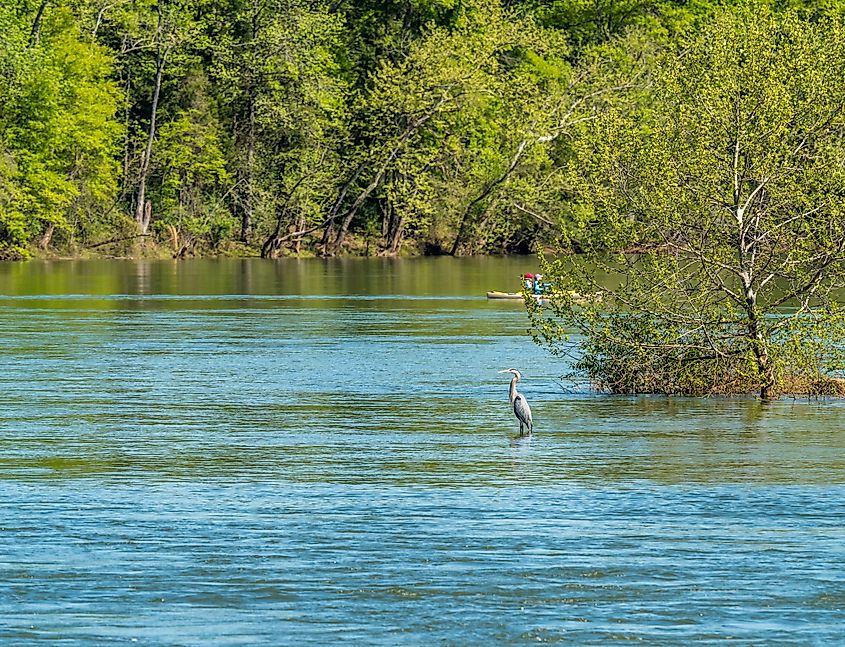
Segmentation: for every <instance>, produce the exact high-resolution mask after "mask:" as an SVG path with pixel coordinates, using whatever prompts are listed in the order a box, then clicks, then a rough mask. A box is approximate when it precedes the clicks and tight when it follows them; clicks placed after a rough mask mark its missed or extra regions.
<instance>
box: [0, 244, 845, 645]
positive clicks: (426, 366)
mask: <svg viewBox="0 0 845 647" xmlns="http://www.w3.org/2000/svg"><path fill="white" fill-rule="evenodd" d="M531 269H533V267H532V264H531V260H530V259H421V260H403V261H389V260H369V261H366V260H348V261H331V262H323V261H318V260H313V261H281V262H263V261H260V260H226V261H194V262H184V263H171V262H154V263H134V262H78V263H77V262H63V263H27V264H0V368H2V371H0V394H2V395H0V642H3V643H6V644H26V643H31V642H39V641H56V642H59V643H61V644H68V645H72V644H101V643H112V642H129V641H137V642H138V643H141V644H153V645H231V644H266V645H279V644H292V645H300V644H309V643H310V644H320V645H322V644H328V643H333V642H335V641H340V640H345V641H351V642H352V643H353V644H383V645H396V644H420V645H422V644H425V645H428V644H449V645H452V644H454V645H463V644H479V645H490V644H527V643H531V644H535V643H537V642H563V643H570V644H579V645H580V644H616V643H618V644H621V643H627V642H630V641H642V642H645V643H647V644H657V645H663V644H665V645H670V644H678V643H681V642H688V641H697V642H701V643H704V644H707V643H720V644H724V643H727V644H766V645H772V644H790V645H791V644H825V645H826V644H836V643H841V642H842V640H843V636H845V583H843V578H842V575H841V573H842V563H843V562H844V561H845V503H843V499H844V496H843V495H845V430H843V424H842V419H843V414H845V408H843V403H841V402H838V401H831V402H807V401H792V400H784V401H780V402H776V403H774V404H772V405H769V406H763V405H761V404H759V403H757V402H755V401H753V400H750V399H735V400H722V399H710V400H698V399H673V400H668V399H663V398H612V397H606V396H600V395H595V394H591V393H587V392H583V391H581V392H579V391H578V390H577V389H576V388H574V386H573V385H571V384H569V383H566V382H561V381H560V380H559V376H560V375H561V374H563V373H564V372H565V371H566V367H565V366H562V365H561V364H560V363H559V361H558V360H554V359H553V358H550V357H549V356H548V355H547V354H546V353H545V352H544V351H542V350H541V349H538V348H536V347H535V346H534V345H533V344H532V343H531V342H530V340H529V339H528V338H527V337H526V334H525V333H526V327H527V321H526V318H525V314H524V312H523V311H522V308H521V305H520V304H519V303H509V302H487V301H486V299H485V298H484V297H483V293H484V291H486V290H488V289H501V290H508V289H515V283H516V276H517V275H518V274H519V273H520V272H522V271H527V270H531ZM511 366H514V367H517V368H520V369H521V370H522V371H523V373H524V377H525V379H524V381H523V383H522V384H521V390H522V391H523V392H524V393H525V395H526V396H527V397H528V399H529V401H530V402H531V405H532V408H533V410H534V417H535V424H536V434H535V436H534V437H533V438H531V439H525V440H516V439H514V434H515V432H516V430H517V424H516V421H515V419H514V418H513V416H512V413H511V412H510V410H509V407H508V403H507V376H503V375H499V374H497V373H496V371H497V370H499V369H502V368H508V367H511Z"/></svg>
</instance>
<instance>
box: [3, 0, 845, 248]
mask: <svg viewBox="0 0 845 647" xmlns="http://www.w3.org/2000/svg"><path fill="white" fill-rule="evenodd" d="M737 4H742V5H747V4H748V3H736V2H733V3H731V2H726V1H723V2H719V1H716V0H711V1H707V0H689V1H674V2H673V1H667V0H546V1H544V0H522V1H519V0H512V1H506V0H387V1H384V2H374V1H370V0H356V1H347V0H333V1H328V0H157V1H156V0H6V1H5V2H3V3H2V4H0V29H2V32H3V39H2V41H0V102H2V105H3V110H2V112H0V258H6V259H14V258H26V257H29V256H32V255H48V256H49V255H91V254H109V255H129V254H135V255H138V254H146V255H165V254H172V255H174V256H177V257H182V256H186V255H193V254H238V255H258V254H260V255H262V256H265V257H270V258H272V257H276V256H279V255H287V254H321V255H326V256H332V255H338V254H368V255H375V254H382V255H396V254H453V255H468V254H479V253H503V252H504V253H507V252H526V251H530V250H531V249H532V248H533V247H534V246H536V245H537V244H542V243H544V242H548V241H551V240H552V239H554V238H555V237H556V236H557V235H558V234H559V233H560V232H561V230H567V229H568V228H569V223H571V222H574V221H578V220H579V219H581V220H582V221H583V219H584V218H585V217H587V216H585V215H584V214H583V213H582V211H583V205H582V204H581V203H579V201H577V200H574V199H573V197H572V195H573V194H572V191H571V187H570V183H571V178H570V175H569V171H568V169H569V168H570V166H571V164H570V162H571V159H572V157H573V155H574V153H573V151H574V150H575V149H576V148H577V143H578V140H579V137H581V136H582V134H583V133H585V132H589V129H590V125H591V123H593V121H594V120H595V118H596V116H597V115H601V114H603V113H604V112H606V111H608V110H616V111H618V110H620V109H623V108H621V107H620V106H622V107H624V106H643V105H648V103H649V102H650V101H651V100H652V99H653V97H652V94H651V93H652V83H651V77H652V75H653V74H654V72H655V65H657V63H655V61H660V60H662V59H661V58H660V56H659V54H660V53H661V52H663V53H665V52H666V51H667V50H672V49H673V50H676V51H677V52H678V56H682V55H683V51H684V43H686V42H688V41H689V40H690V39H692V38H694V37H695V34H696V33H698V32H700V30H702V29H704V28H705V27H706V25H708V24H710V22H711V21H712V20H713V19H714V18H715V17H716V16H717V15H718V14H719V13H720V12H724V11H731V10H732V7H733V6H736V5H737ZM753 6H754V7H756V8H758V9H759V10H760V11H761V12H772V11H774V12H776V13H777V12H784V11H790V12H795V16H797V17H798V19H800V20H803V21H807V22H808V24H809V23H812V22H813V21H818V20H822V19H825V18H827V17H831V16H836V15H837V14H838V13H839V12H840V11H842V9H843V7H845V3H841V2H829V3H824V2H809V1H808V2H776V3H763V2H758V3H755V4H754V5H753ZM570 244H571V245H572V247H573V248H575V249H576V251H577V248H578V244H579V241H578V240H577V239H575V238H572V237H570Z"/></svg>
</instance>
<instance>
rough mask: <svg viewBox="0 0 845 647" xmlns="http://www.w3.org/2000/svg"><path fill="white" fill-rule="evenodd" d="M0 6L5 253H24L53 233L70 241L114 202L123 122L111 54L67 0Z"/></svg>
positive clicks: (0, 225) (0, 229) (0, 237)
mask: <svg viewBox="0 0 845 647" xmlns="http://www.w3.org/2000/svg"><path fill="white" fill-rule="evenodd" d="M35 11H36V12H37V13H34V14H30V13H25V12H24V13H17V12H16V11H14V10H13V9H12V8H11V7H8V6H4V7H3V8H0V25H2V29H3V32H4V38H3V43H2V45H0V65H2V67H3V69H4V70H6V71H7V72H8V73H7V74H4V75H3V76H2V78H0V100H2V101H3V105H4V109H3V113H2V115H0V143H2V147H1V148H0V153H2V154H3V162H2V170H0V183H2V184H3V185H4V186H5V187H6V189H5V190H4V191H3V195H4V199H3V203H4V204H3V206H2V215H0V247H2V248H3V250H5V251H0V255H3V256H5V255H12V256H24V255H26V253H27V252H26V245H27V244H29V243H30V242H32V241H33V240H35V239H37V240H38V243H39V245H40V246H41V247H42V248H44V249H46V248H47V247H48V246H49V245H50V243H51V241H52V238H53V235H54V232H56V231H58V232H61V233H62V234H63V235H64V236H65V237H66V238H67V239H68V240H72V239H73V237H74V235H75V234H77V233H79V232H80V231H82V230H84V229H85V228H86V227H87V226H89V225H90V224H91V222H92V220H93V219H95V218H96V216H95V215H94V214H96V212H98V211H102V210H106V209H107V208H108V206H109V204H110V203H111V202H113V199H114V196H115V193H116V188H117V181H118V173H119V166H118V164H117V163H116V155H117V151H118V143H119V138H120V135H121V127H120V124H119V123H118V122H117V121H116V119H115V113H116V112H117V108H118V105H119V92H118V90H117V88H116V86H115V84H114V83H113V81H112V79H111V78H110V77H111V72H112V59H111V56H110V55H109V54H108V52H106V51H105V50H104V49H103V48H101V47H99V46H97V45H95V44H93V43H91V42H90V41H89V40H88V39H87V38H86V37H85V35H84V34H82V33H80V30H79V28H78V26H77V24H76V21H75V18H74V15H73V13H72V12H71V11H70V10H69V9H68V8H67V7H65V6H62V5H58V6H52V7H49V8H48V7H47V6H46V4H41V5H39V7H38V8H37V9H36V10H35Z"/></svg>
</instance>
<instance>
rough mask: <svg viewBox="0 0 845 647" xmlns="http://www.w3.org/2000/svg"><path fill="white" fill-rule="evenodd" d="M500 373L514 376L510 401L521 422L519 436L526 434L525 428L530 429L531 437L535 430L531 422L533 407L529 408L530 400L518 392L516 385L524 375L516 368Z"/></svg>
mask: <svg viewBox="0 0 845 647" xmlns="http://www.w3.org/2000/svg"><path fill="white" fill-rule="evenodd" d="M499 373H512V374H513V378H512V379H511V389H510V401H511V404H512V405H513V413H514V415H515V416H516V419H517V420H519V435H520V436H521V435H522V434H523V433H524V430H525V427H528V435H529V436H530V435H531V430H532V429H533V428H534V424H533V423H532V422H531V407H529V406H528V400H526V399H525V396H524V395H522V394H521V393H519V392H518V391H517V390H516V383H517V382H519V381H520V380H521V379H522V373H520V372H519V371H517V370H516V369H515V368H506V369H505V370H504V371H499Z"/></svg>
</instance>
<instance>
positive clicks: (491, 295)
mask: <svg viewBox="0 0 845 647" xmlns="http://www.w3.org/2000/svg"><path fill="white" fill-rule="evenodd" d="M487 298H488V299H519V300H520V301H522V292H497V291H495V290H494V291H493V292H488V293H487Z"/></svg>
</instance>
